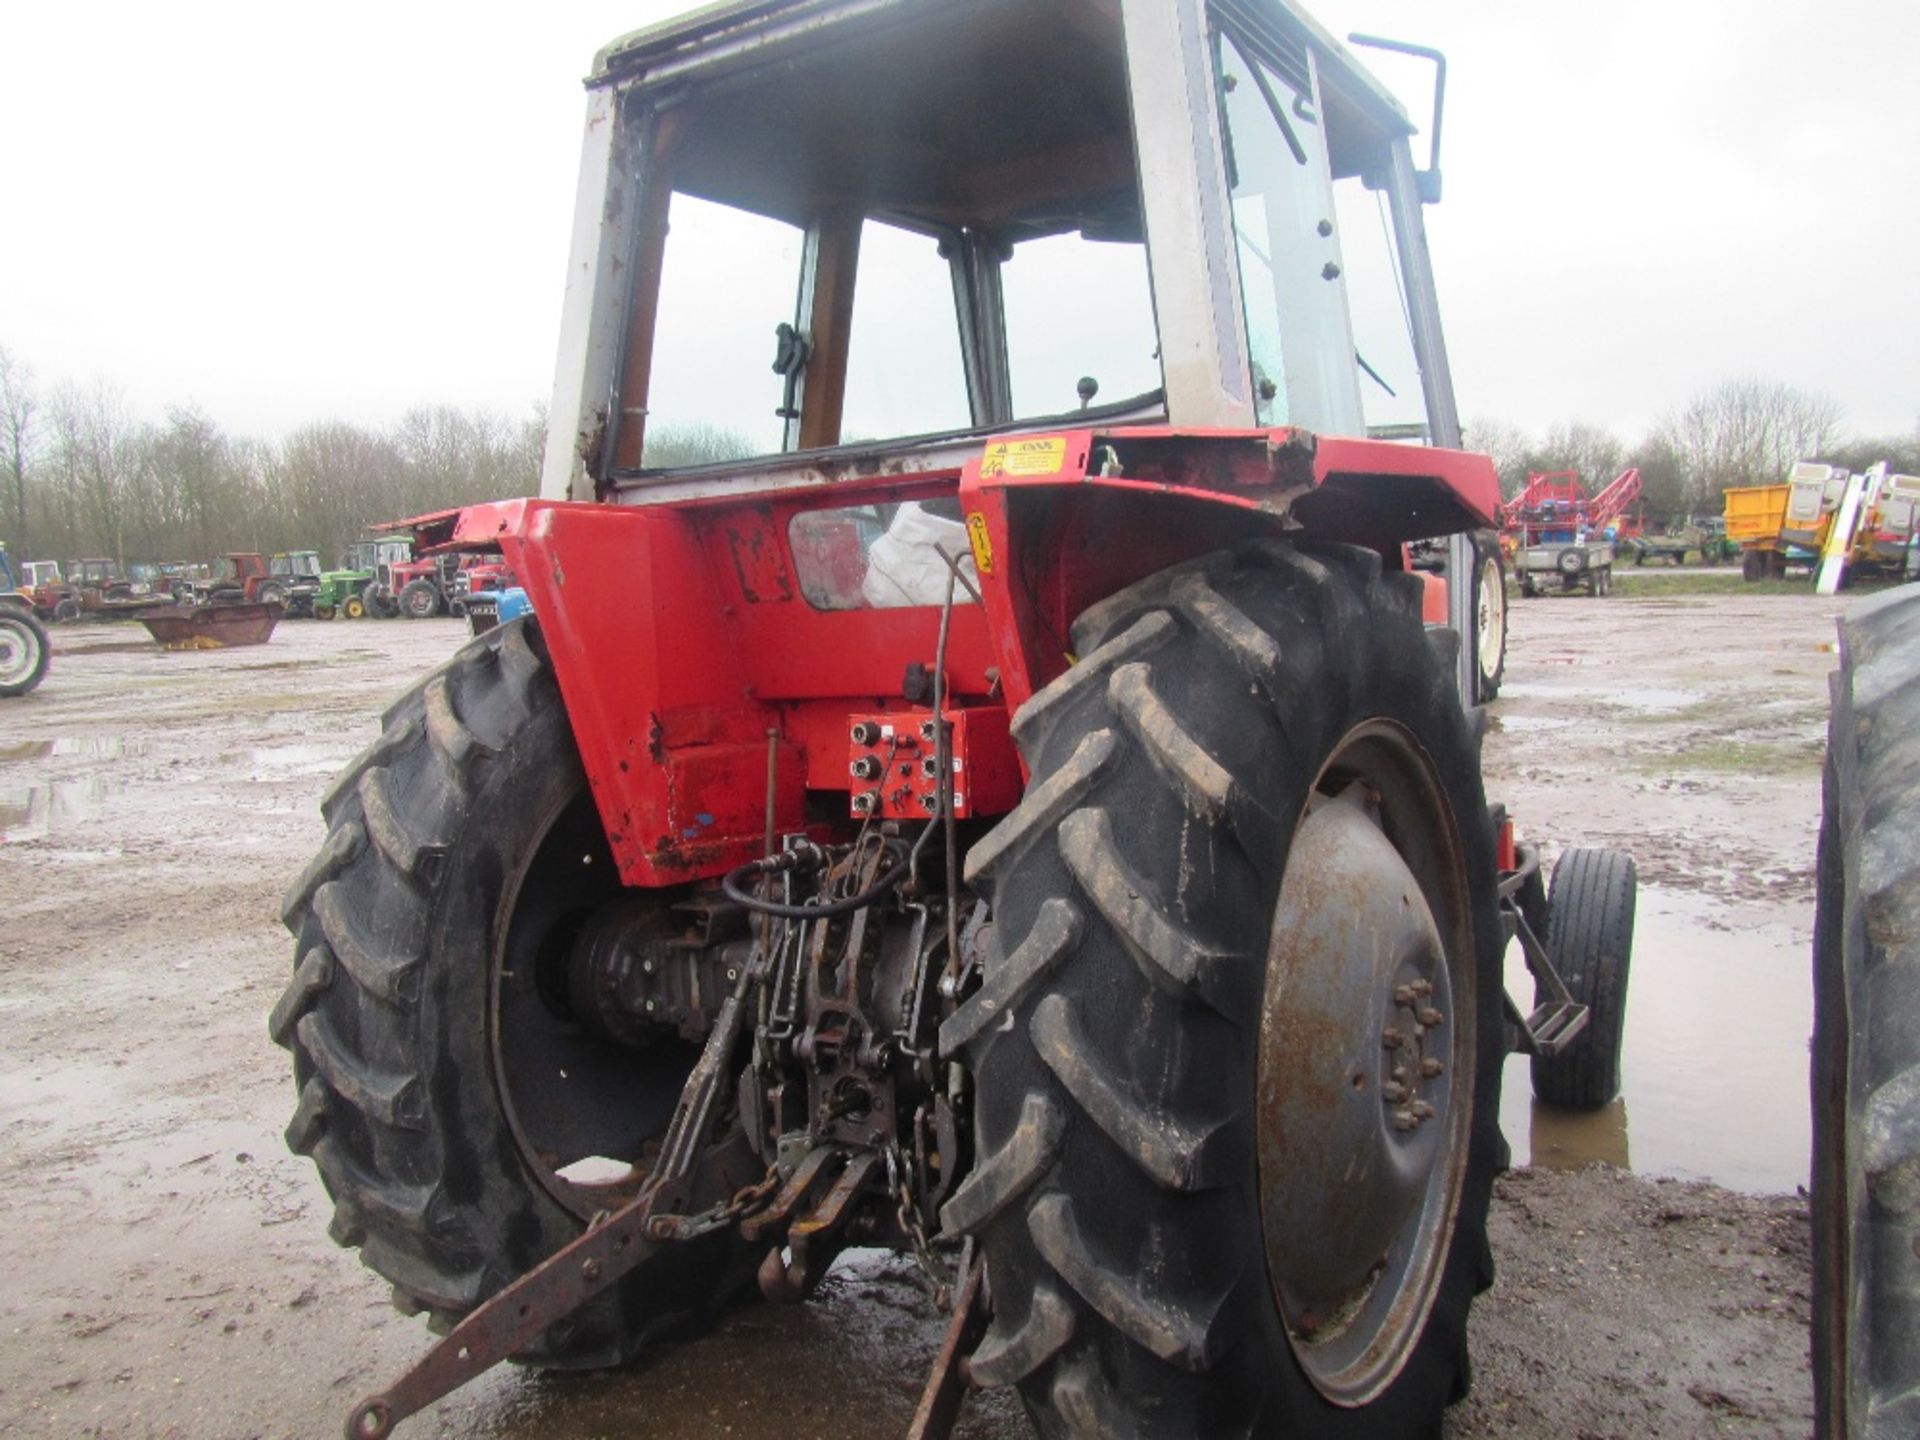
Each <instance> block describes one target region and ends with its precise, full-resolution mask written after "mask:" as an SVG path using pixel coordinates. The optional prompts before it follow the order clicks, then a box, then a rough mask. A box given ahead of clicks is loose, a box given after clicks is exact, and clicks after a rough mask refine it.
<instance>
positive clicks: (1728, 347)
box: [0, 0, 1920, 437]
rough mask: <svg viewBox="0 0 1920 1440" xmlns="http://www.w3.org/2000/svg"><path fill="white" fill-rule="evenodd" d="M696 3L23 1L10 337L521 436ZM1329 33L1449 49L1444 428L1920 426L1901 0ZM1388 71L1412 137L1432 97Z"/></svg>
mask: <svg viewBox="0 0 1920 1440" xmlns="http://www.w3.org/2000/svg"><path fill="white" fill-rule="evenodd" d="M681 8H684V7H683V6H682V5H681V4H678V3H674V0H626V3H612V0H578V3H564V0H552V3H548V4H545V5H540V6H530V5H524V4H521V5H514V6H498V7H496V6H492V5H486V4H473V3H467V4H461V5H457V6H456V5H450V4H428V3H413V0H386V3H383V4H379V5H371V4H363V3H356V0H340V3H333V4H329V5H327V6H322V7H307V6H292V5H284V4H273V3H259V0H254V3H248V4H241V5H214V4H204V3H198V4H197V3H192V0H182V3H179V4H173V5H155V4H150V3H146V4H125V5H122V4H110V3H107V4H102V3H90V4H56V3H52V0H16V3H13V4H10V5H7V6H6V7H5V9H4V12H3V13H0V164H3V165H4V170H0V176H3V177H4V178H3V181H0V184H3V186H4V188H0V345H5V346H7V347H8V348H9V349H11V350H12V351H13V352H14V353H15V354H16V356H17V357H19V358H20V359H22V360H25V361H26V362H28V363H29V364H31V365H32V366H33V367H34V369H35V370H36V372H37V374H38V375H39V376H40V377H41V379H42V380H43V381H53V380H57V379H62V378H75V379H89V378H91V377H94V376H100V377H104V378H106V379H108V380H111V381H114V382H117V383H119V384H120V385H122V386H123V387H124V388H125V390H126V392H127V395H128V398H129V399H130V400H131V401H132V402H133V404H134V405H135V406H136V408H138V409H139V410H140V411H142V412H144V413H146V414H148V415H151V416H155V417H157V416H158V415H159V414H160V412H161V411H162V410H163V409H164V407H165V406H166V405H168V404H170V403H175V402H191V403H195V404H198V405H200V406H201V407H203V408H204V409H205V410H207V411H208V412H209V413H210V414H211V415H212V416H213V417H214V418H215V419H217V420H218V421H220V422H221V423H222V424H224V425H225V426H227V427H229V428H230V429H233V430H236V431H240V432H245V433H254V434H261V435H267V436H273V435H278V434H281V433H283V432H284V431H285V430H286V429H288V428H290V427H292V426H293V425H296V424H298V423H300V422H302V421H306V420H311V419H316V418H321V417H332V416H337V417H341V418H345V419H349V420H355V421H360V422H363V423H368V424H383V423H386V422H389V421H391V420H392V419H394V418H396V417H397V416H398V415H399V413H400V412H401V411H403V410H405V409H406V408H408V407H409V406H410V405H413V404H416V403H422V402H447V403H452V404H457V405H462V406H473V405H485V406H489V407H495V408H499V409H505V410H510V411H513V412H516V413H523V412H524V411H525V410H526V409H527V407H529V406H530V405H531V404H532V403H533V402H535V401H536V400H544V399H545V397H546V395H547V394H548V392H549V389H550V386H551V379H552V364H553V354H554V346H555V339H556V327H557V323H558V314H559V304H560V287H561V282H562V278H563V269H564V263H565V258H566V243H567V233H568V227H569V223H570V219H571V211H572V203H573V188H574V181H575V175H576V166H577V160H578V147H579V126H580V121H581V117H582V110H583V101H582V96H581V91H580V87H579V83H578V82H579V78H580V77H581V76H582V75H583V74H584V73H585V71H586V69H587V67H588V64H589V62H590V60H591V58H592V55H593V52H594V51H595V50H596V49H597V48H598V47H599V46H600V45H601V44H602V43H604V42H605V41H606V40H608V39H610V38H611V37H612V36H614V35H615V34H617V33H620V32H622V31H625V30H628V29H631V28H634V27H635V26H637V25H641V24H645V23H649V22H651V21H653V20H655V19H658V18H661V17H663V16H665V15H667V14H671V13H672V12H674V11H676V10H678V9H681ZM1312 8H1313V9H1314V10H1315V13H1316V14H1317V15H1318V17H1319V18H1320V19H1321V21H1322V23H1324V24H1325V25H1326V26H1327V27H1328V28H1329V29H1330V30H1333V31H1334V32H1335V33H1337V34H1342V35H1344V34H1345V33H1346V32H1348V31H1349V30H1353V29H1364V30H1370V31H1374V32H1376V33H1385V34H1389V35H1395V36H1399V37H1402V38H1406V39H1412V40H1418V41H1423V42H1426V43H1430V44H1436V45H1439V46H1441V47H1443V48H1444V49H1446V51H1447V52H1448V54H1449V56H1450V58H1451V61H1452V69H1451V72H1450V76H1449V95H1448V102H1449V103H1448V107H1447V117H1446V127H1445V132H1444V150H1443V154H1442V160H1443V168H1444V170H1445V174H1446V199H1445V203H1444V204H1442V205H1441V206H1439V207H1438V208H1437V209H1435V210H1431V211H1429V214H1428V224H1429V227H1430V233H1431V236H1432V240H1433V245H1434V250H1435V257H1436V266H1437V268H1438V271H1439V279H1440V286H1441V299H1442V307H1443V311H1444V314H1445V316H1446V324H1447V332H1448V339H1449V344H1450V347H1451V350H1452V356H1453V363H1454V376H1455V386H1456V389H1457V391H1458V393H1459V396H1460V402H1461V408H1462V410H1463V412H1464V413H1466V414H1467V415H1469V416H1478V415H1487V416H1495V417H1500V418H1505V419H1509V420H1512V421H1514V422H1515V423H1518V424H1521V425H1524V426H1527V427H1529V428H1534V429H1539V428H1544V427H1545V426H1547V425H1549V424H1551V423H1553V422H1555V421H1559V420H1570V419H1583V420H1588V421H1593V422H1598V423H1601V424H1606V425H1610V426H1613V427H1615V428H1617V429H1619V430H1620V431H1622V432H1623V433H1625V434H1626V435H1628V436H1629V437H1632V436H1635V435H1637V434H1638V432H1639V431H1640V430H1641V429H1643V428H1644V427H1645V426H1646V425H1648V424H1649V423H1651V422H1652V421H1653V420H1654V419H1656V418H1657V416H1658V415H1659V413H1660V412H1661V411H1663V410H1664V409H1666V408H1668V407H1670V406H1672V405H1674V404H1676V403H1678V402H1681V401H1683V400H1685V399H1686V398H1687V397H1688V396H1689V395H1690V394H1692V393H1693V392H1695V391H1697V390H1699V389H1701V388H1704V387H1705V386H1708V385H1710V384H1712V383H1714V382H1715V381H1717V380H1720V379H1724V378H1727V377H1730V376H1744V375H1758V376H1762V377H1765V378H1770V379H1779V380H1784V381H1788V382H1790V383H1792V384H1795V385H1799V386H1802V387H1805V388H1808V389H1815V390H1824V391H1826V392H1828V393H1830V394H1832V395H1833V396H1834V397H1835V398H1836V399H1838V400H1839V401H1840V402H1841V404H1842V405H1843V406H1844V407H1845V410H1846V414H1847V418H1848V422H1849V424H1850V426H1851V428H1853V429H1854V430H1856V431H1860V432H1868V433H1879V432H1889V431H1905V430H1908V429H1910V428H1912V427H1913V426H1914V425H1915V424H1916V423H1920V285H1917V284H1916V283H1915V270H1916V263H1917V260H1920V252H1916V250H1915V236H1916V235H1920V184H1917V183H1916V176H1917V175H1920V159H1916V157H1920V106H1916V105H1915V104H1914V103H1913V100H1912V94H1911V65H1912V57H1913V56H1914V55H1915V54H1920V7H1913V6H1907V5H1896V4H1890V3H1885V0H1879V3H1875V0H1829V3H1822V4H1818V5H1816V4H1812V3H1805V4H1786V3H1779V0H1746V3H1734V0H1613V3H1609V4H1606V5H1600V4H1594V3H1579V4H1575V3H1570V0H1473V3H1468V0H1325V3H1322V4H1319V5H1317V6H1314V7H1312ZM1376 63H1377V66H1378V68H1379V70H1380V71H1381V73H1382V74H1383V75H1385V76H1386V77H1387V78H1388V80H1389V82H1390V83H1392V84H1394V85H1395V86H1396V88H1397V89H1399V91H1400V93H1401V94H1402V96H1403V98H1405V100H1406V101H1407V103H1408V106H1409V109H1410V110H1412V111H1413V112H1414V113H1415V115H1416V117H1417V118H1418V119H1419V120H1420V121H1421V123H1422V126H1423V128H1424V126H1425V122H1426V114H1427V107H1428V98H1427V97H1428V94H1429V85H1428V80H1427V73H1426V70H1425V67H1422V66H1419V65H1416V64H1411V63H1409V62H1403V61H1395V60H1393V59H1391V58H1381V59H1380V60H1378V61H1377V62H1376ZM1416 153H1419V154H1422V155H1423V154H1424V140H1422V141H1418V142H1416ZM769 353H770V352H769Z"/></svg>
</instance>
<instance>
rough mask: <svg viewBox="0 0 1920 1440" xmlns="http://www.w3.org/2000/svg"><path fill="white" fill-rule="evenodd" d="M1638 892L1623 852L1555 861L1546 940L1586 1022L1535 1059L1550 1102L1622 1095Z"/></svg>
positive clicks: (1580, 853) (1599, 1104)
mask: <svg viewBox="0 0 1920 1440" xmlns="http://www.w3.org/2000/svg"><path fill="white" fill-rule="evenodd" d="M1638 895H1639V877H1638V875H1637V874H1636V873H1635V871H1634V867H1633V858H1632V857H1631V856H1629V855H1626V854H1624V853H1623V852H1621V851H1619V850H1569V851H1567V852H1566V854H1564V855H1562V856H1561V857H1560V863H1559V864H1557V865H1555V866H1554V867H1553V889H1552V892H1551V894H1550V897H1549V898H1548V900H1547V923H1546V929H1545V932H1544V935H1543V939H1544V941H1545V943H1546V947H1547V954H1548V956H1549V957H1551V959H1552V960H1553V968H1554V969H1555V971H1557V972H1558V973H1559V976H1560V980H1561V982H1562V983H1563V984H1564V985H1565V986H1566V987H1567V993H1568V994H1569V995H1571V996H1572V997H1573V999H1574V1000H1575V1001H1576V1002H1577V1003H1579V1004H1582V1005H1585V1006H1586V1007H1587V1028H1586V1031H1585V1033H1584V1034H1582V1035H1580V1036H1578V1037H1577V1038H1576V1039H1575V1040H1574V1042H1573V1044H1572V1045H1570V1046H1568V1047H1567V1049H1566V1050H1564V1051H1562V1052H1561V1053H1560V1054H1558V1055H1556V1056H1554V1057H1553V1058H1552V1059H1550V1060H1542V1059H1540V1058H1539V1057H1537V1056H1536V1057H1535V1058H1534V1061H1533V1093H1534V1094H1535V1095H1536V1096H1538V1097H1539V1098H1540V1099H1542V1100H1544V1101H1546V1103H1547V1104H1549V1105H1555V1106H1558V1107H1559V1108H1561V1109H1563V1110H1600V1109H1603V1108H1605V1107H1606V1106H1607V1105H1609V1104H1611V1103H1612V1101H1613V1097H1614V1096H1616V1095H1618V1094H1619V1093H1620V1054H1621V1050H1622V1048H1623V1047H1624V1045H1625V1042H1626V1031H1627V971H1628V967H1629V965H1630V963H1631V961H1632V958H1633V912H1634V905H1635V903H1636V900H1637V898H1638ZM1528 923H1529V924H1531V923H1532V917H1529V918H1528ZM1545 998H1546V997H1545V996H1544V995H1542V994H1536V995H1535V1001H1536V1003H1538V1002H1539V1001H1540V1000H1544V999H1545Z"/></svg>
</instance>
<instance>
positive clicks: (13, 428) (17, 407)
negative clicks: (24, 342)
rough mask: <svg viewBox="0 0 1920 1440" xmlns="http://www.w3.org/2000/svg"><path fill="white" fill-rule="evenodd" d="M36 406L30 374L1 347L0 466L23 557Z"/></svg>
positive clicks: (36, 431) (35, 441)
mask: <svg viewBox="0 0 1920 1440" xmlns="http://www.w3.org/2000/svg"><path fill="white" fill-rule="evenodd" d="M38 412H39V402H38V399H37V397H36V396H35V395H34V392H33V371H32V370H30V369H29V368H27V366H26V365H25V364H24V363H22V362H21V361H19V360H16V359H15V358H14V356H13V353H12V352H11V351H9V350H8V349H7V348H6V347H5V346H4V345H0V466H4V467H5V469H6V476H7V486H8V489H9V490H10V491H11V492H12V493H11V494H10V495H9V496H8V497H7V498H8V500H9V502H10V503H9V507H8V508H9V509H10V510H11V511H12V519H13V524H12V526H11V527H10V528H11V529H12V532H13V543H14V545H15V547H17V548H18V549H19V551H20V553H21V555H22V556H24V555H25V554H26V551H27V543H28V536H29V532H28V529H27V467H28V466H29V465H30V464H31V463H32V457H33V454H34V451H35V449H36V448H37V446H38V444H39V439H40V432H39V428H38V425H37V424H36V418H37V415H38Z"/></svg>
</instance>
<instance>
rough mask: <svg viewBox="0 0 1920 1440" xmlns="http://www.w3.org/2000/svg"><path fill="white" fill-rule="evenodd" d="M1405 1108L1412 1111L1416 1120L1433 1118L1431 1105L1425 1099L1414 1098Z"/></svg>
mask: <svg viewBox="0 0 1920 1440" xmlns="http://www.w3.org/2000/svg"><path fill="white" fill-rule="evenodd" d="M1407 1108H1408V1109H1409V1110H1411V1111H1413V1118H1414V1119H1416V1120H1431V1119H1432V1118H1433V1106H1431V1105H1430V1104H1428V1103H1427V1102H1426V1101H1425V1100H1416V1101H1414V1102H1413V1104H1411V1105H1409V1106H1408V1107H1407Z"/></svg>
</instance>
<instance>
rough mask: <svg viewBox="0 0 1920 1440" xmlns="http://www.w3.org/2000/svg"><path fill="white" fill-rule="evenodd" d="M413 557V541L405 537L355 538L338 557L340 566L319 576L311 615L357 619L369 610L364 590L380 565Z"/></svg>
mask: <svg viewBox="0 0 1920 1440" xmlns="http://www.w3.org/2000/svg"><path fill="white" fill-rule="evenodd" d="M412 558H413V542H412V541H411V540H408V539H405V538H395V537H393V536H384V537H382V538H380V539H377V540H356V541H354V542H353V544H351V545H349V546H348V547H347V549H346V553H345V554H344V555H342V556H341V557H340V568H339V569H338V570H328V571H326V572H324V573H323V574H322V575H321V576H320V592H319V593H318V594H317V595H315V596H314V597H313V614H314V618H315V619H317V620H331V619H333V618H334V617H335V616H343V617H344V618H346V619H348V620H358V619H360V618H361V617H362V616H363V615H366V614H367V613H369V597H368V595H367V590H368V587H370V586H371V585H373V583H374V577H375V575H376V574H377V572H378V570H379V567H380V565H381V564H382V563H386V564H392V563H393V562H394V561H406V560H410V559H412Z"/></svg>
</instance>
